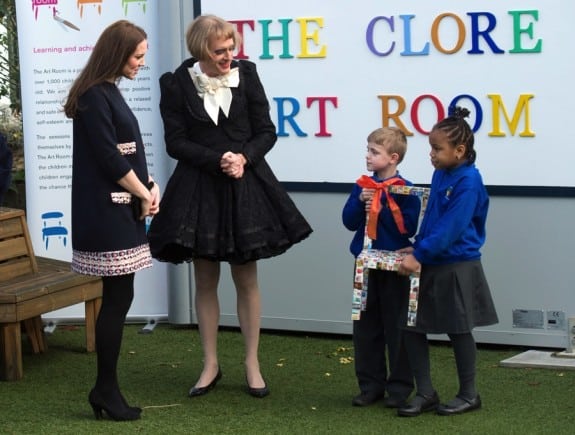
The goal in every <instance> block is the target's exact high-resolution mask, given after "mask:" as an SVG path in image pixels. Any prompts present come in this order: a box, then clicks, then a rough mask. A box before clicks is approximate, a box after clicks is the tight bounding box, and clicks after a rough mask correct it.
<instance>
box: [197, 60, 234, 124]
mask: <svg viewBox="0 0 575 435" xmlns="http://www.w3.org/2000/svg"><path fill="white" fill-rule="evenodd" d="M188 72H189V73H190V77H191V78H192V81H193V82H194V85H195V86H196V90H197V91H198V95H199V97H200V98H202V99H203V100H204V109H206V112H208V115H209V116H210V118H211V119H212V121H214V124H216V125H218V115H219V112H220V109H222V112H223V113H224V115H225V116H226V118H227V117H228V115H229V113H230V106H231V104H232V91H231V89H230V88H237V87H238V85H239V83H240V75H239V70H238V68H237V67H236V68H232V69H231V70H230V72H229V73H227V74H225V75H223V76H217V77H209V76H207V75H206V74H204V73H203V72H202V70H201V69H200V62H196V63H195V64H194V65H193V66H192V67H190V68H188Z"/></svg>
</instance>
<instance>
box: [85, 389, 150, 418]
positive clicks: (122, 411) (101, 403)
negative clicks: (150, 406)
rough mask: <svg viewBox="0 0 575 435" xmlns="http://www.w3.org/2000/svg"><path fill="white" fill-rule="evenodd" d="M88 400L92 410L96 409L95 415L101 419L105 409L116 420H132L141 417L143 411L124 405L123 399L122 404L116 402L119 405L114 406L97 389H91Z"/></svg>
mask: <svg viewBox="0 0 575 435" xmlns="http://www.w3.org/2000/svg"><path fill="white" fill-rule="evenodd" d="M88 401H89V402H90V406H91V407H92V411H94V417H96V420H100V419H101V418H102V417H103V413H104V411H105V412H106V414H107V415H108V417H110V418H111V419H112V420H115V421H132V420H138V419H139V418H140V412H141V411H140V412H138V411H136V410H134V409H132V408H130V407H127V406H124V403H123V402H122V401H121V400H120V402H122V403H120V405H118V403H116V405H118V406H115V407H114V406H112V404H111V403H109V402H107V401H106V400H105V399H104V397H103V396H102V395H101V394H100V393H99V392H98V391H97V390H95V389H93V390H92V391H90V394H89V396H88Z"/></svg>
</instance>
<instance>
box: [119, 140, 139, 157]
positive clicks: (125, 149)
mask: <svg viewBox="0 0 575 435" xmlns="http://www.w3.org/2000/svg"><path fill="white" fill-rule="evenodd" d="M116 147H117V148H118V151H120V154H121V155H123V156H125V155H127V154H136V142H126V143H119V144H118V145H116Z"/></svg>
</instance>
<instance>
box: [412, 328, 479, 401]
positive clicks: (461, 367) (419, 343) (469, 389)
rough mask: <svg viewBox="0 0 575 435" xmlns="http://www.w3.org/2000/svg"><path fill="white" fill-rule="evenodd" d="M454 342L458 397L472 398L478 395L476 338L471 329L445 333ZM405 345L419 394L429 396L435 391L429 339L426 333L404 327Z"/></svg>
mask: <svg viewBox="0 0 575 435" xmlns="http://www.w3.org/2000/svg"><path fill="white" fill-rule="evenodd" d="M448 335H449V339H450V340H451V344H452V346H453V353H454V355H455V364H456V366H457V376H458V378H459V392H458V393H457V396H458V397H461V398H462V399H470V400H471V399H474V398H475V397H476V396H477V391H476V389H475V359H476V353H477V350H476V347H475V339H474V338H473V335H472V334H471V332H468V333H465V334H448ZM404 339H405V349H406V350H407V355H408V358H409V364H410V365H411V368H412V370H413V375H414V376H415V383H416V385H417V392H418V394H421V395H424V396H430V395H432V394H433V393H434V392H435V389H434V388H433V384H432V382H431V370H430V364H429V343H428V341H427V335H426V334H420V333H417V332H412V331H405V335H404Z"/></svg>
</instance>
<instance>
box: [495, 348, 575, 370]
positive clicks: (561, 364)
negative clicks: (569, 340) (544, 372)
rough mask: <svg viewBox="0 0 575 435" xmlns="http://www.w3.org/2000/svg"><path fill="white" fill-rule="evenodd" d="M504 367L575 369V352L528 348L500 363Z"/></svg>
mask: <svg viewBox="0 0 575 435" xmlns="http://www.w3.org/2000/svg"><path fill="white" fill-rule="evenodd" d="M499 364H500V365H501V366H502V367H531V368H546V369H557V370H575V353H573V352H571V353H569V352H567V351H562V352H545V351H540V350H528V351H526V352H523V353H520V354H519V355H516V356H513V357H511V358H507V359H504V360H503V361H501V362H500V363H499Z"/></svg>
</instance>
